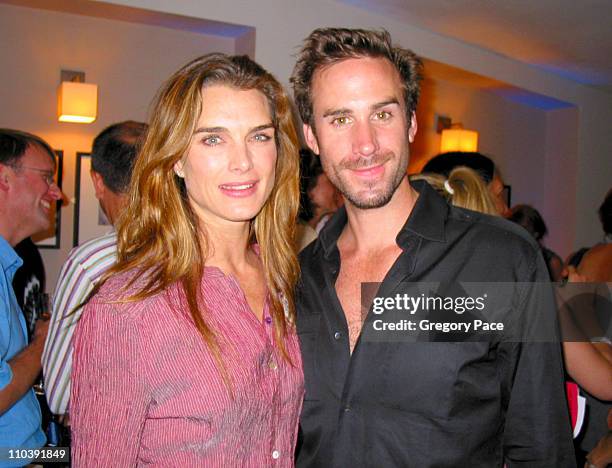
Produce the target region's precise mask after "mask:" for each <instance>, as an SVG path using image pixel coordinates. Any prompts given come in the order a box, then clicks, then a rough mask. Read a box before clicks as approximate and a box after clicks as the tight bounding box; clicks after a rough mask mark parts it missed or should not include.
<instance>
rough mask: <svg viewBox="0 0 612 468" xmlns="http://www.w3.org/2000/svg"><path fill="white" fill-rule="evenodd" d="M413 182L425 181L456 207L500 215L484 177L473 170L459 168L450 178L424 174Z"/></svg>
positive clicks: (417, 176)
mask: <svg viewBox="0 0 612 468" xmlns="http://www.w3.org/2000/svg"><path fill="white" fill-rule="evenodd" d="M410 179H411V180H425V181H426V182H427V183H428V184H429V185H431V186H432V187H433V188H434V189H436V190H437V191H438V193H440V194H441V195H442V196H443V197H444V198H446V200H447V201H448V202H449V203H450V204H451V205H454V206H458V207H460V208H467V209H468V210H472V211H479V212H481V213H485V214H490V215H493V216H497V215H498V211H497V209H496V208H495V201H494V200H493V197H492V195H491V192H490V191H489V190H488V188H487V186H486V184H485V183H484V181H483V180H482V177H481V176H480V175H479V174H478V173H477V172H476V171H474V170H473V169H470V168H469V167H465V166H459V167H456V168H454V169H452V170H451V171H450V173H449V174H448V178H446V177H444V176H443V175H440V174H433V173H423V174H416V175H413V176H411V177H410Z"/></svg>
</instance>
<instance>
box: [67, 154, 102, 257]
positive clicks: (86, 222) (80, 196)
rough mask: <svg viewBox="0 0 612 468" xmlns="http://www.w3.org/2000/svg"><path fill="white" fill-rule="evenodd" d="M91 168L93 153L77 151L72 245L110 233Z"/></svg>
mask: <svg viewBox="0 0 612 468" xmlns="http://www.w3.org/2000/svg"><path fill="white" fill-rule="evenodd" d="M90 170H91V155H90V154H89V153H77V159H76V179H75V183H74V193H75V197H74V198H75V202H74V232H73V235H72V245H73V246H75V247H76V246H77V245H79V244H82V243H83V242H85V241H88V240H89V239H93V238H94V237H99V236H103V235H104V234H108V233H109V232H110V231H111V229H112V226H111V223H110V222H109V221H108V219H107V218H106V216H105V215H104V211H102V208H100V204H99V203H98V199H97V198H96V192H95V190H94V186H93V183H92V181H91V177H90V175H89V171H90Z"/></svg>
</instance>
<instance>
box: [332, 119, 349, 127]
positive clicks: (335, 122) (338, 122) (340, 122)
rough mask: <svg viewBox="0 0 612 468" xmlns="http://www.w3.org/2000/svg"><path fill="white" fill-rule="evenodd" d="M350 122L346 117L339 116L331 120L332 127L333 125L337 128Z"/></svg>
mask: <svg viewBox="0 0 612 468" xmlns="http://www.w3.org/2000/svg"><path fill="white" fill-rule="evenodd" d="M349 122H350V119H349V118H348V117H346V116H340V117H336V118H335V119H334V120H332V125H335V126H337V127H339V126H341V125H346V124H348V123H349Z"/></svg>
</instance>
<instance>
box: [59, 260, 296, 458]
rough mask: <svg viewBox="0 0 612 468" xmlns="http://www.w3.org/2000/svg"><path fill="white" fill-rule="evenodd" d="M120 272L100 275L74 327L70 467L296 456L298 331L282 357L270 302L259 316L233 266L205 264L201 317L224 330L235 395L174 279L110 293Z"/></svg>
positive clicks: (118, 281) (220, 331)
mask: <svg viewBox="0 0 612 468" xmlns="http://www.w3.org/2000/svg"><path fill="white" fill-rule="evenodd" d="M128 279H129V275H120V276H119V277H115V278H112V279H111V280H110V281H108V282H107V283H106V284H105V285H104V287H103V288H102V290H101V291H100V292H99V293H98V294H97V295H96V296H95V297H94V298H93V300H92V301H90V303H89V304H88V305H87V306H86V307H85V310H84V313H83V316H82V318H81V320H80V322H79V324H78V326H77V330H76V332H75V342H74V347H75V349H74V366H73V373H72V382H73V384H72V392H71V401H70V420H71V424H72V444H73V447H72V462H73V466H75V467H80V466H83V467H88V468H89V467H94V466H103V467H106V466H116V467H128V466H130V467H131V466H160V467H172V466H181V467H183V466H215V467H217V466H218V467H234V466H235V467H238V466H240V467H246V466H253V467H260V466H261V467H263V466H282V467H290V466H293V455H294V449H295V443H296V438H297V431H298V418H299V414H300V411H301V407H302V399H303V394H304V383H303V374H302V360H301V356H300V351H299V344H298V339H297V336H296V334H295V330H293V331H292V332H291V333H290V334H289V336H288V337H287V339H286V341H285V344H286V348H287V351H288V354H289V356H290V358H291V361H292V364H290V363H288V362H287V361H286V360H285V359H283V357H282V355H281V354H280V352H279V350H278V349H277V348H276V346H275V344H274V333H273V332H274V326H273V323H272V319H271V317H270V311H269V303H268V301H266V304H265V307H264V316H263V317H264V318H263V322H259V321H258V320H257V318H256V317H255V315H253V313H252V312H251V310H250V308H249V305H248V303H247V301H246V298H245V296H244V293H243V291H242V290H241V288H240V286H239V284H238V282H237V281H236V280H235V279H234V278H233V277H228V276H225V275H224V274H223V273H222V272H221V270H219V269H217V268H214V267H207V268H206V269H205V274H204V278H203V280H202V289H203V295H204V300H205V303H206V312H205V317H206V320H207V323H208V324H210V325H212V327H214V329H215V330H216V332H217V336H218V337H222V338H221V340H222V342H221V346H222V353H223V362H224V364H225V366H226V369H227V372H228V374H229V375H230V378H231V382H232V388H233V393H234V398H233V399H232V398H231V396H230V394H229V392H228V390H227V387H226V385H225V383H224V382H223V380H222V378H221V375H220V373H219V371H218V370H217V367H216V363H215V361H214V359H213V357H212V355H211V353H210V352H209V351H208V348H207V346H206V345H205V343H204V340H203V338H202V336H201V335H200V333H199V332H198V331H197V329H196V328H195V326H194V325H193V323H192V321H191V318H190V315H189V312H188V308H187V305H186V300H185V298H184V294H182V292H180V288H179V287H178V286H173V287H171V288H169V289H168V290H166V291H164V292H163V293H160V294H158V295H156V296H154V297H151V298H148V299H146V300H143V301H140V302H128V303H117V302H115V303H113V301H117V299H120V298H121V296H123V297H125V293H121V292H120V291H119V290H120V288H121V287H122V286H123V285H124V284H126V282H127V280H128ZM132 291H133V289H132Z"/></svg>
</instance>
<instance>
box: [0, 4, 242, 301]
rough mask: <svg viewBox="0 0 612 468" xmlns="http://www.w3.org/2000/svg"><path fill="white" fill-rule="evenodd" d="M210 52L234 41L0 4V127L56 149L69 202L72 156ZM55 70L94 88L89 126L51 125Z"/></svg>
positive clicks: (54, 260) (49, 262)
mask: <svg viewBox="0 0 612 468" xmlns="http://www.w3.org/2000/svg"><path fill="white" fill-rule="evenodd" d="M212 51H220V52H229V53H233V52H234V40H233V39H231V38H219V37H214V36H205V35H201V34H195V33H186V32H182V31H175V30H171V29H166V28H160V27H152V26H144V25H138V24H132V23H124V22H120V21H111V20H106V19H97V18H89V17H84V16H77V15H70V14H65V13H56V12H50V11H40V10H35V9H30V8H23V7H15V6H7V5H1V4H0V63H2V65H3V66H2V87H0V93H1V95H0V102H2V106H1V107H0V127H9V128H18V129H21V130H26V131H29V132H32V133H35V134H37V135H40V136H41V137H43V138H44V139H46V140H47V141H48V142H49V143H50V144H51V145H52V146H53V147H54V148H56V149H63V150H64V177H63V182H64V185H63V189H64V192H65V193H66V194H67V195H68V197H70V198H72V197H74V178H75V160H76V152H77V151H84V152H89V151H90V150H91V141H92V139H93V138H94V137H95V135H96V134H97V133H99V132H100V131H101V130H102V129H103V128H104V127H106V126H107V125H109V124H112V123H114V122H118V121H121V120H126V119H134V120H141V121H142V120H145V119H146V114H147V110H148V106H149V103H150V101H151V99H152V98H153V96H154V94H155V92H156V91H157V89H158V88H159V86H160V84H161V83H162V81H163V80H165V79H166V78H168V77H169V76H170V74H171V73H172V72H174V71H175V70H177V69H178V68H179V67H180V66H181V65H183V64H184V63H187V61H189V60H191V59H192V58H195V57H197V56H199V55H202V54H204V53H206V52H212ZM61 69H74V70H81V71H84V72H85V74H86V81H87V82H92V83H97V84H98V86H99V88H98V89H99V101H98V104H99V109H98V119H97V120H96V122H94V123H93V124H90V125H83V124H69V123H59V122H58V121H57V116H56V112H57V94H56V88H57V85H58V83H59V77H60V70H61ZM73 211H74V205H72V204H71V205H69V206H67V207H64V208H63V209H62V236H61V249H60V250H49V249H44V250H42V251H41V252H42V256H43V260H44V262H45V267H46V270H47V284H48V285H49V286H48V289H52V288H53V287H54V285H55V283H56V280H57V275H58V273H59V269H60V267H61V265H62V263H63V261H64V260H65V258H66V256H67V255H68V252H69V250H70V248H71V247H72V226H73ZM95 216H97V213H92V220H91V221H90V222H92V221H93V219H96V218H95ZM87 221H88V220H81V221H80V222H87Z"/></svg>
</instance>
